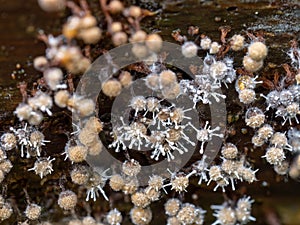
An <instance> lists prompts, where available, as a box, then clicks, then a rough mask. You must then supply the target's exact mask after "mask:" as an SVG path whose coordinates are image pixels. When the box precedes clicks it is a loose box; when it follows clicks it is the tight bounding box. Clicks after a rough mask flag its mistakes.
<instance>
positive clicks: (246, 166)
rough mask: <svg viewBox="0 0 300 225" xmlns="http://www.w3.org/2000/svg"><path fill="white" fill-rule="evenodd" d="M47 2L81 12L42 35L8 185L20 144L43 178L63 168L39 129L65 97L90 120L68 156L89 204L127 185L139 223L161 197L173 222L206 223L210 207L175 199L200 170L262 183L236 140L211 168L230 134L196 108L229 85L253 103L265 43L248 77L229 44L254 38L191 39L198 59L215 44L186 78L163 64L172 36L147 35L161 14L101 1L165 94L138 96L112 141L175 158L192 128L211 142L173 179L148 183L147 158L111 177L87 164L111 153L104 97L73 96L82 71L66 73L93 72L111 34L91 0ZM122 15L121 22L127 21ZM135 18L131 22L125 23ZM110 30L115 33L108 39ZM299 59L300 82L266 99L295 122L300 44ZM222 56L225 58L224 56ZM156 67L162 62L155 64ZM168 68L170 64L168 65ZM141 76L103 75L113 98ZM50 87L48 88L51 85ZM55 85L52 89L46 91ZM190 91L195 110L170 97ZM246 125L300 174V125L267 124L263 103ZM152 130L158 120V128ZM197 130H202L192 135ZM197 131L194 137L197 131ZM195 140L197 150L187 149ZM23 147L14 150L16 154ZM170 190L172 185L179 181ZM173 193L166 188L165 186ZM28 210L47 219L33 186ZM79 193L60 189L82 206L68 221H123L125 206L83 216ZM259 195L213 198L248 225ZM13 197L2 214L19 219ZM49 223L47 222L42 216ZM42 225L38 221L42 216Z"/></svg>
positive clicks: (285, 168)
mask: <svg viewBox="0 0 300 225" xmlns="http://www.w3.org/2000/svg"><path fill="white" fill-rule="evenodd" d="M38 2H39V4H40V6H41V8H42V9H44V10H45V11H60V10H64V9H65V8H66V7H67V8H69V9H70V10H71V12H72V15H71V16H70V17H69V18H68V19H67V21H66V22H65V24H64V25H63V28H62V34H61V35H60V36H57V37H54V36H52V35H48V36H46V35H44V34H41V35H40V36H39V38H40V39H41V40H43V41H44V42H45V44H46V45H47V49H46V54H45V56H39V57H37V58H35V59H34V67H35V68H36V69H37V70H38V71H41V72H42V73H43V77H42V78H41V81H42V82H39V83H38V87H37V90H36V91H35V93H33V95H32V96H30V97H29V96H27V93H26V90H25V94H24V90H23V92H22V94H23V102H22V103H20V104H19V105H18V107H17V108H16V110H15V114H16V116H17V117H18V118H19V120H20V121H24V122H22V124H20V125H17V126H15V127H11V129H10V131H8V132H6V133H4V134H3V135H2V136H1V147H0V182H5V176H6V174H8V173H9V172H10V170H11V168H12V167H13V163H12V162H11V161H10V160H9V159H8V158H7V155H8V156H9V154H10V153H11V152H12V151H11V150H14V149H17V150H19V151H20V155H21V157H26V158H28V160H30V159H31V158H35V162H34V163H33V167H32V168H30V169H29V171H31V170H32V171H34V172H35V173H36V175H38V176H40V178H41V179H44V178H45V177H46V176H47V175H49V174H51V173H52V172H55V168H53V164H52V162H53V161H54V160H55V158H53V157H52V156H48V155H47V154H46V152H45V151H43V146H44V145H45V143H47V142H48V141H47V140H45V136H44V134H43V133H42V132H40V131H39V125H40V124H41V123H43V119H44V116H45V115H48V116H52V112H51V108H52V107H53V105H54V104H55V105H56V106H58V107H60V108H67V109H69V110H70V111H72V112H73V114H74V119H75V120H76V121H77V122H78V124H80V125H79V126H77V125H76V129H77V130H76V131H75V132H73V133H72V134H71V135H70V136H69V141H68V142H67V145H66V147H65V152H64V153H63V154H64V155H65V160H66V159H69V160H70V161H71V162H72V164H73V168H72V169H71V171H70V178H71V180H72V182H73V183H74V184H77V185H79V186H81V187H82V188H84V189H86V191H87V195H86V199H85V200H86V201H89V200H90V199H93V200H94V201H96V198H97V197H98V196H99V193H101V194H102V196H103V197H104V198H105V199H106V200H107V201H109V200H110V198H109V197H110V196H107V195H106V193H105V192H104V187H105V186H106V183H108V186H109V187H110V188H111V190H112V191H115V192H119V191H122V192H123V193H124V195H129V196H130V198H131V202H132V204H133V208H132V209H131V210H130V213H129V214H130V219H131V221H132V223H133V224H135V225H146V224H149V223H150V222H151V220H152V217H153V215H152V211H151V208H150V205H151V203H152V202H155V201H158V200H160V199H161V198H162V197H163V196H165V199H167V201H166V203H165V212H166V215H167V224H168V225H177V224H179V225H180V224H182V225H188V224H197V225H201V224H203V223H204V214H205V213H206V211H204V210H203V209H202V208H201V207H199V206H196V205H193V204H190V203H183V202H182V201H181V200H179V199H177V198H169V199H168V198H167V196H168V191H174V192H175V193H176V194H177V193H179V194H180V193H184V192H186V191H187V187H188V186H189V178H190V177H191V176H193V175H194V176H198V177H199V185H200V184H201V183H202V182H206V183H207V185H209V184H210V183H211V182H214V183H216V187H215V189H214V191H216V190H217V189H218V187H221V189H222V190H223V192H225V191H226V189H225V188H226V187H227V186H229V185H231V188H232V190H235V183H236V182H237V181H246V182H249V183H252V182H254V181H255V180H256V177H255V173H256V172H257V170H253V169H252V168H251V166H250V163H249V162H248V161H247V159H246V156H245V155H244V154H243V153H241V152H240V151H239V150H238V148H237V147H236V146H235V145H234V144H233V143H228V142H227V143H226V140H224V142H225V143H224V144H223V146H222V148H221V156H220V160H219V162H220V163H219V164H218V163H212V165H210V164H209V163H208V162H207V156H206V155H205V154H203V153H204V144H205V143H207V142H208V141H210V140H211V139H212V137H213V136H217V137H219V138H223V134H220V133H217V131H220V127H215V128H214V129H211V126H209V122H208V121H204V123H205V125H204V126H203V127H200V128H198V127H196V126H195V125H193V124H192V123H191V122H192V121H191V118H190V117H189V116H188V115H187V112H188V111H192V110H195V109H196V108H197V104H198V103H199V102H200V103H202V104H212V101H213V100H215V101H217V102H218V101H220V98H222V99H225V98H226V95H223V94H222V93H219V92H218V90H219V89H220V88H221V86H222V84H224V85H225V86H226V87H227V85H228V84H230V83H233V82H236V85H235V87H236V90H237V92H238V94H239V99H240V101H241V103H244V104H246V105H249V104H250V103H252V102H254V101H255V99H256V97H257V96H256V93H255V91H254V89H255V86H256V84H258V83H261V82H259V81H256V78H257V77H258V76H256V77H254V76H253V73H255V72H257V71H259V70H260V69H261V68H262V66H263V60H264V59H265V57H266V56H267V47H266V45H265V44H264V43H263V42H261V41H256V40H253V41H252V43H251V44H249V45H248V52H247V55H246V56H245V57H244V59H243V66H244V69H245V71H247V72H248V73H247V74H241V75H239V76H238V77H237V78H236V70H235V69H234V68H233V59H232V58H229V57H224V56H222V54H221V53H222V51H224V49H225V48H224V46H229V48H227V50H228V51H231V50H232V51H240V50H242V49H244V48H245V46H246V44H245V37H244V36H242V35H234V36H232V37H231V38H230V39H229V40H228V41H227V40H226V39H225V36H226V35H224V36H222V37H221V42H222V44H219V43H218V42H212V40H211V39H210V38H208V37H207V36H201V40H200V46H198V45H197V44H196V43H194V42H193V41H187V39H186V37H182V36H178V37H179V38H181V39H182V40H181V42H184V43H183V45H182V49H181V50H182V55H183V56H184V57H186V58H192V57H195V56H197V54H198V51H199V50H204V51H207V52H208V53H207V56H206V57H205V58H204V64H203V66H202V67H199V68H198V69H197V70H194V71H193V72H194V75H195V79H194V80H186V79H181V80H178V78H177V75H176V73H174V72H173V71H171V70H168V69H165V68H164V67H160V66H157V64H158V63H159V61H158V58H159V57H158V56H157V55H156V53H157V52H159V50H160V49H161V47H162V39H161V37H160V36H159V35H158V34H147V33H146V32H145V31H143V30H141V28H140V24H139V22H140V20H141V19H142V18H143V17H145V16H149V15H153V13H151V12H149V11H147V10H143V9H141V8H140V7H138V6H130V7H125V6H124V4H123V3H122V2H120V1H119V0H111V1H109V2H107V0H100V4H101V9H102V12H103V14H104V16H105V22H106V24H107V33H106V35H108V36H110V37H111V40H112V43H113V44H114V45H115V46H119V45H122V44H125V43H127V42H128V41H130V42H131V43H132V44H133V45H132V46H133V47H132V53H133V54H134V55H135V56H136V57H137V58H143V59H147V60H146V62H145V64H146V65H148V66H149V70H150V71H151V73H149V74H147V76H146V77H145V78H144V80H145V84H146V86H147V87H148V88H149V89H151V90H152V91H157V92H161V96H162V97H161V98H159V97H153V96H141V95H139V96H135V97H132V99H129V103H128V106H129V107H130V109H131V112H132V113H131V114H132V115H133V117H132V118H131V119H130V121H127V120H126V119H127V118H123V117H121V124H120V125H116V126H113V128H112V137H113V138H114V139H113V141H112V143H111V144H110V145H109V146H108V147H109V148H113V149H114V150H115V151H116V152H120V151H121V150H124V151H125V150H128V149H136V150H141V149H142V148H144V147H146V148H150V149H151V151H152V153H151V158H152V159H154V160H159V159H162V158H164V157H165V158H167V160H168V161H171V160H173V159H174V158H175V156H174V155H175V153H179V154H184V153H185V152H187V151H188V150H189V149H190V148H191V146H195V145H196V143H195V142H194V141H192V140H191V135H194V136H195V137H196V139H195V141H197V140H198V141H199V142H200V143H201V147H200V154H203V157H202V159H201V160H199V161H197V162H195V163H194V164H193V165H192V166H191V171H190V173H188V174H186V173H184V172H171V171H169V172H170V174H171V177H170V179H169V180H167V179H165V178H163V177H161V176H160V175H155V174H153V175H152V176H151V177H150V178H149V180H148V185H147V186H146V187H143V188H142V187H140V185H139V180H138V178H137V175H138V174H139V173H140V171H141V165H140V163H139V162H138V161H137V160H135V159H128V160H126V161H125V162H124V163H123V165H122V168H121V169H122V170H121V171H122V172H121V173H120V174H117V173H113V174H111V175H108V173H109V172H108V171H109V169H106V170H105V169H103V168H99V167H93V168H91V167H89V166H87V165H86V164H82V162H85V160H86V158H87V156H88V155H91V156H95V155H99V154H101V151H102V148H103V146H102V142H101V140H100V139H99V133H100V132H102V130H103V124H102V122H101V121H100V120H99V119H98V118H97V117H94V116H93V113H94V110H95V103H94V101H93V100H92V99H89V98H86V97H84V96H78V95H75V94H73V91H74V88H75V87H74V85H73V82H72V76H70V75H66V71H67V72H69V73H71V74H81V73H83V72H84V71H85V70H86V69H87V68H88V67H89V66H90V64H91V59H90V58H89V52H88V51H89V49H90V45H91V44H97V43H99V41H100V40H101V38H103V37H104V36H105V35H103V33H104V32H103V30H101V29H100V28H99V27H98V22H97V19H96V18H95V17H94V16H93V15H92V14H91V11H90V10H89V7H88V4H87V2H86V1H85V0H81V1H79V3H80V5H77V4H75V3H74V2H72V1H65V0H38ZM121 17H122V20H121V21H118V19H120V18H121ZM124 21H126V24H124V23H125V22H124ZM105 37H106V36H105ZM76 40H80V41H82V42H83V43H84V44H85V46H84V49H85V50H86V51H85V53H84V54H83V53H82V48H80V47H79V46H78V45H76ZM288 55H289V57H290V58H291V60H292V66H293V69H294V71H296V73H298V74H297V75H295V78H296V81H297V84H293V85H291V86H289V87H287V88H282V89H281V90H280V91H278V90H274V91H271V92H270V93H269V94H267V95H266V96H264V98H266V103H267V110H269V109H276V112H275V115H276V116H279V117H282V118H283V119H284V121H283V125H284V124H285V123H286V121H287V120H288V121H289V123H290V124H292V119H295V120H296V122H297V123H298V120H297V115H298V114H299V102H300V101H299V99H300V98H299V96H300V94H299V93H300V92H299V90H300V89H299V87H298V83H299V82H300V73H299V72H300V50H299V49H298V48H292V49H291V50H290V52H289V53H288ZM220 56H221V57H220ZM155 65H156V66H155ZM162 68H163V69H162ZM132 81H133V76H132V75H131V74H130V73H129V72H127V71H122V72H121V73H120V75H119V76H118V78H110V79H108V80H106V81H105V82H103V84H102V91H103V93H104V94H106V95H107V96H109V97H116V96H118V95H119V94H120V93H121V92H122V89H123V88H128V87H129V86H130V85H131V83H132ZM42 90H43V91H42ZM45 90H46V91H45ZM180 95H187V96H188V97H189V98H190V99H191V100H192V102H193V104H194V107H193V108H189V109H184V108H181V107H180V106H178V105H176V104H173V103H172V104H171V103H169V102H168V100H170V99H176V98H177V97H178V96H180ZM245 122H246V124H247V125H248V126H250V127H251V128H253V129H256V134H255V135H254V137H253V138H252V142H253V144H254V146H256V147H260V146H263V145H264V144H265V143H267V144H268V145H269V147H268V148H267V149H266V154H265V155H264V156H263V158H266V160H267V161H268V162H269V163H270V164H272V165H274V169H275V171H276V172H277V173H278V174H280V175H284V174H286V173H289V175H290V176H291V177H293V178H298V177H299V175H300V156H299V154H298V152H300V131H299V130H297V129H291V130H290V131H289V132H288V133H287V134H286V133H284V132H278V131H275V130H274V128H273V127H272V126H271V125H269V124H268V123H267V122H266V116H265V114H264V113H263V111H262V110H261V109H259V108H256V107H248V109H247V112H246V115H245ZM154 125H155V129H151V132H149V127H151V126H152V127H154ZM192 131H193V132H192ZM187 133H188V134H187ZM186 145H188V146H189V147H185V146H186ZM285 150H288V151H291V152H292V153H294V154H295V155H296V157H294V162H293V163H292V164H290V162H289V161H287V160H286V156H285ZM11 154H13V153H11ZM169 187H170V188H169ZM162 191H163V192H164V193H163V192H162ZM24 192H25V195H26V199H27V207H26V210H25V211H24V216H23V220H22V221H18V222H19V224H23V225H25V224H29V223H30V221H38V219H39V218H40V216H41V214H42V209H43V206H42V205H41V206H39V205H38V204H36V203H32V202H30V196H28V194H27V192H26V190H24ZM78 201H81V199H79V198H78V196H77V194H76V191H75V190H65V189H64V188H63V187H62V191H61V193H60V194H59V196H58V199H57V204H58V205H59V207H60V208H61V209H63V210H65V211H69V212H73V213H72V215H73V216H74V218H69V219H68V224H69V225H101V224H109V225H119V224H121V223H122V221H123V217H124V216H125V213H121V212H120V211H119V210H118V209H116V208H113V209H111V211H109V212H108V213H107V214H106V216H105V217H104V218H102V219H101V221H99V220H96V219H95V218H94V217H92V216H91V215H87V216H86V217H82V218H78V217H76V216H75V214H74V209H75V207H76V205H77V202H78ZM253 202H254V200H251V199H250V197H242V198H240V199H238V200H236V201H232V200H226V201H225V202H224V203H223V204H222V205H212V206H211V208H212V209H213V210H215V213H214V216H215V217H216V221H215V222H214V223H213V224H214V225H216V224H221V225H235V224H246V223H248V222H249V221H255V218H254V217H252V216H251V207H252V203H253ZM16 207H17V206H15V205H14V207H13V205H12V203H11V201H10V200H9V196H8V198H4V197H3V196H0V221H3V220H6V219H8V218H10V217H11V216H12V215H13V213H14V211H13V208H16ZM39 222H40V221H39ZM35 224H36V223H35ZM39 224H40V225H51V222H46V221H45V222H40V223H39Z"/></svg>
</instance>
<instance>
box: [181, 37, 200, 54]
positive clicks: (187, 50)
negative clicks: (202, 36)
mask: <svg viewBox="0 0 300 225" xmlns="http://www.w3.org/2000/svg"><path fill="white" fill-rule="evenodd" d="M197 52H198V46H197V45H196V44H195V43H194V42H192V41H187V42H185V43H184V44H183V45H182V46H181V53H182V55H183V56H184V57H186V58H192V57H195V56H196V55H197Z"/></svg>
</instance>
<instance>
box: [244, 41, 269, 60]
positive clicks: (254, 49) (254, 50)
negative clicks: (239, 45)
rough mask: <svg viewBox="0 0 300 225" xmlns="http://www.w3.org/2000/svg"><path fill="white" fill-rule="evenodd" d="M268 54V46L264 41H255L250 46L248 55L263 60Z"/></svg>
mask: <svg viewBox="0 0 300 225" xmlns="http://www.w3.org/2000/svg"><path fill="white" fill-rule="evenodd" d="M267 54H268V48H267V46H266V45H265V44H264V43H262V42H254V43H252V44H251V45H249V47H248V55H249V57H250V58H251V59H253V60H255V61H261V60H263V59H265V58H266V56H267Z"/></svg>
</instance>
